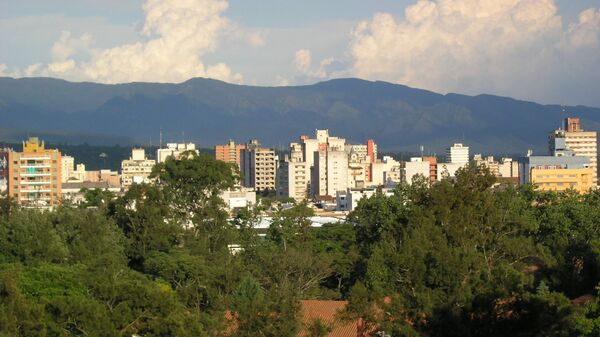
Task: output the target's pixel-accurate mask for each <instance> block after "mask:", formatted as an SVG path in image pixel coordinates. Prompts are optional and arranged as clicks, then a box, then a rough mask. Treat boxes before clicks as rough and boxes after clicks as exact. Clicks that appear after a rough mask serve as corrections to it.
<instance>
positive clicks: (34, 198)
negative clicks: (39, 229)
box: [8, 137, 62, 209]
mask: <svg viewBox="0 0 600 337" xmlns="http://www.w3.org/2000/svg"><path fill="white" fill-rule="evenodd" d="M8 165H9V176H8V195H9V196H10V197H12V198H14V199H15V201H16V202H17V204H18V205H20V206H23V207H27V208H42V209H49V208H53V207H56V206H58V205H59V204H60V201H61V188H62V174H61V169H62V164H61V153H60V151H58V150H55V149H46V148H45V145H44V142H42V141H40V140H39V139H38V138H35V137H31V138H29V139H28V140H27V141H25V142H23V151H22V152H15V151H10V152H9V155H8Z"/></svg>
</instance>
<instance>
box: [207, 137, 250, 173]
mask: <svg viewBox="0 0 600 337" xmlns="http://www.w3.org/2000/svg"><path fill="white" fill-rule="evenodd" d="M244 149H246V145H245V144H236V143H235V141H233V140H231V139H230V140H229V142H228V143H227V144H222V145H215V159H217V160H220V161H224V162H226V163H235V164H237V165H238V167H240V169H241V158H242V150H244Z"/></svg>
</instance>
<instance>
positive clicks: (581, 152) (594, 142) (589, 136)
mask: <svg viewBox="0 0 600 337" xmlns="http://www.w3.org/2000/svg"><path fill="white" fill-rule="evenodd" d="M555 139H563V140H564V145H566V147H567V148H568V149H570V150H572V151H573V152H574V153H575V155H576V156H581V157H588V158H590V168H591V169H592V171H593V181H594V185H597V184H598V135H597V133H596V132H595V131H585V130H583V129H582V128H581V121H580V119H579V118H565V120H564V121H563V127H562V128H559V129H557V130H554V131H553V132H551V133H550V135H549V137H548V140H549V147H550V154H551V155H553V156H554V155H555V154H554V153H555V152H556V148H555V144H556V143H555ZM561 145H562V143H561Z"/></svg>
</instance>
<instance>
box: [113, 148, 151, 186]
mask: <svg viewBox="0 0 600 337" xmlns="http://www.w3.org/2000/svg"><path fill="white" fill-rule="evenodd" d="M155 164H156V161H154V160H151V159H148V158H147V157H146V151H145V150H144V149H143V148H134V149H132V150H131V157H130V158H129V159H126V160H123V161H122V162H121V185H122V187H123V188H125V189H127V188H129V187H130V186H131V185H133V184H142V183H148V182H149V181H150V180H149V176H150V174H151V173H152V168H154V165H155Z"/></svg>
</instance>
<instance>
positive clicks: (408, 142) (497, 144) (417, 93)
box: [0, 77, 600, 154]
mask: <svg viewBox="0 0 600 337" xmlns="http://www.w3.org/2000/svg"><path fill="white" fill-rule="evenodd" d="M563 110H564V111H563ZM568 116H577V117H580V118H581V119H582V125H583V127H584V128H585V129H589V130H596V131H600V109H599V108H592V107H584V106H569V107H561V106H560V105H543V104H537V103H533V102H526V101H520V100H516V99H512V98H507V97H499V96H492V95H478V96H467V95H461V94H453V93H450V94H445V95H442V94H438V93H434V92H431V91H426V90H421V89H414V88H410V87H407V86H404V85H399V84H392V83H387V82H379V81H377V82H371V81H365V80H360V79H336V80H330V81H326V82H320V83H317V84H313V85H305V86H290V87H256V86H245V85H235V84H229V83H225V82H221V81H216V80H211V79H204V78H194V79H190V80H188V81H186V82H183V83H179V84H163V83H126V84H115V85H108V84H98V83H75V82H68V81H64V80H59V79H53V78H21V79H13V78H7V77H2V78H0V121H1V123H0V141H4V142H15V141H20V140H21V139H23V138H24V137H26V136H27V135H36V136H40V137H41V138H44V139H46V140H47V141H50V142H54V143H57V142H68V143H81V142H88V143H90V144H101V145H113V144H120V145H130V144H143V145H149V144H153V145H157V144H158V143H159V133H160V130H162V133H163V141H164V142H179V141H182V140H185V141H193V142H196V143H198V144H199V146H201V147H211V146H213V145H214V144H218V143H224V142H226V141H227V140H228V139H230V138H231V139H234V140H236V141H237V142H245V141H247V140H249V139H251V138H257V139H259V140H260V141H261V143H263V144H264V145H267V146H273V147H278V148H279V147H286V146H287V144H288V143H289V142H292V141H295V140H296V139H297V138H298V136H300V135H302V134H308V135H313V134H314V130H315V129H317V128H321V129H323V128H325V129H329V130H330V134H332V135H336V136H340V137H344V138H346V139H347V141H348V142H351V143H358V142H366V140H367V139H368V138H373V139H374V140H375V141H376V142H377V143H378V145H379V148H380V149H381V150H387V151H412V152H418V151H419V147H420V145H423V146H424V147H425V152H427V153H433V152H437V153H441V152H443V150H444V148H445V147H447V146H448V145H450V144H452V143H454V142H463V143H466V144H468V145H469V146H471V148H472V153H473V152H483V153H494V154H504V153H525V152H526V150H527V149H533V150H534V151H536V152H545V151H546V144H547V134H548V132H549V131H551V130H553V129H555V128H557V127H558V126H559V125H560V123H561V119H562V118H564V117H568Z"/></svg>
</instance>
